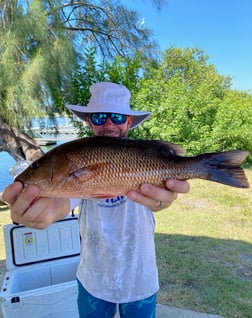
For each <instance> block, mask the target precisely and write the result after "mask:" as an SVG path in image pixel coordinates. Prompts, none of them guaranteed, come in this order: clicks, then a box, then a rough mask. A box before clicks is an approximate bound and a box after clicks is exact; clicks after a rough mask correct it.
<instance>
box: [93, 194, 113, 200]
mask: <svg viewBox="0 0 252 318" xmlns="http://www.w3.org/2000/svg"><path fill="white" fill-rule="evenodd" d="M88 197H89V198H93V199H109V198H114V197H115V195H114V194H99V193H93V194H91V195H89V196H88Z"/></svg>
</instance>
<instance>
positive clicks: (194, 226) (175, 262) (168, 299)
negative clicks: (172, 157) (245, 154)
mask: <svg viewBox="0 0 252 318" xmlns="http://www.w3.org/2000/svg"><path fill="white" fill-rule="evenodd" d="M246 174H247V176H248V179H249V181H250V184H252V170H249V169H247V170H246ZM190 184H191V191H190V193H189V194H187V195H180V196H179V198H178V199H177V201H176V202H174V204H173V205H172V207H170V208H169V209H167V210H165V211H162V212H159V213H157V214H156V215H155V216H156V251H157V260H158V268H159V276H160V285H161V288H160V292H159V295H158V302H160V303H163V304H167V305H172V306H177V307H180V308H186V309H192V310H196V311H202V312H207V313H212V314H219V315H222V316H224V317H230V318H235V317H237V318H238V317H239V318H246V317H247V318H248V317H250V318H251V317H252V314H251V313H252V191H251V189H236V188H231V187H227V186H223V185H220V184H216V183H213V182H207V181H201V180H192V181H190Z"/></svg>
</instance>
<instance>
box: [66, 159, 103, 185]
mask: <svg viewBox="0 0 252 318" xmlns="http://www.w3.org/2000/svg"><path fill="white" fill-rule="evenodd" d="M104 165H107V163H106V162H101V163H97V164H94V165H90V166H85V167H81V168H79V169H77V170H74V171H73V172H71V173H70V174H69V176H68V179H78V181H79V182H84V181H87V180H89V179H90V178H93V177H94V176H95V175H96V174H97V171H98V169H100V168H102V167H104Z"/></svg>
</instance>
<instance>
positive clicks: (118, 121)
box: [90, 113, 127, 126]
mask: <svg viewBox="0 0 252 318" xmlns="http://www.w3.org/2000/svg"><path fill="white" fill-rule="evenodd" d="M108 117H109V118H110V119H111V121H112V123H113V124H115V125H122V124H124V123H125V122H126V119H127V115H123V114H114V113H112V114H109V113H93V114H91V115H90V118H91V121H92V123H93V124H94V125H96V126H101V125H104V124H105V123H106V121H107V119H108Z"/></svg>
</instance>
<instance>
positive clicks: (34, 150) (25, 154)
mask: <svg viewBox="0 0 252 318" xmlns="http://www.w3.org/2000/svg"><path fill="white" fill-rule="evenodd" d="M0 151H6V152H8V153H9V154H10V155H11V156H12V157H13V158H14V159H15V160H16V161H20V160H26V161H27V162H28V163H32V162H33V161H35V160H37V159H38V158H40V157H41V156H42V155H43V154H44V152H43V150H42V149H41V148H40V146H39V145H38V144H37V143H36V141H35V140H34V139H32V138H31V137H30V136H28V135H27V134H25V133H23V132H21V131H20V130H18V129H17V128H14V127H10V126H8V125H7V124H2V125H1V126H0Z"/></svg>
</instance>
